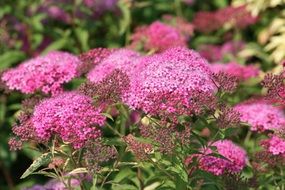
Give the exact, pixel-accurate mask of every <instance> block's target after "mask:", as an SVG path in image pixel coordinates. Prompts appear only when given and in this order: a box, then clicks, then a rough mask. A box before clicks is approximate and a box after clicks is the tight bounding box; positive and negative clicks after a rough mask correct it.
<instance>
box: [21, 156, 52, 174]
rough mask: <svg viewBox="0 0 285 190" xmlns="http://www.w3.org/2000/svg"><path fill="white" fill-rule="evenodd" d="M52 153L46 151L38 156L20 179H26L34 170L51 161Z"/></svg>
mask: <svg viewBox="0 0 285 190" xmlns="http://www.w3.org/2000/svg"><path fill="white" fill-rule="evenodd" d="M51 158H52V154H51V153H50V152H49V153H44V154H42V155H41V156H40V157H38V158H37V159H36V160H35V161H34V162H33V163H32V164H31V165H30V167H29V168H28V169H27V170H26V171H25V172H24V173H23V175H22V176H21V178H20V179H24V178H26V177H27V176H29V175H30V174H32V173H33V172H34V171H36V170H37V169H38V168H39V167H41V166H43V165H45V164H47V163H49V162H50V161H51Z"/></svg>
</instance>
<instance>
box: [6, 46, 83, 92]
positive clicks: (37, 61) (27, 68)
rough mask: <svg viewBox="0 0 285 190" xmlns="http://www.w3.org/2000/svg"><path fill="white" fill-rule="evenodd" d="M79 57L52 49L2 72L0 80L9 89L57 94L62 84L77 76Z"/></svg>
mask: <svg viewBox="0 0 285 190" xmlns="http://www.w3.org/2000/svg"><path fill="white" fill-rule="evenodd" d="M79 64H80V61H79V59H78V58H77V57H76V56H74V55H72V54H70V53H66V52H60V51H53V52H50V53H48V54H46V55H44V56H38V57H36V58H32V59H30V60H28V61H25V62H23V63H22V64H20V65H19V66H18V67H16V68H13V69H10V70H8V71H6V72H5V73H3V75H2V80H3V81H4V82H5V84H6V85H7V86H8V88H9V89H11V90H19V91H21V92H22V93H26V94H29V93H35V92H36V91H42V92H44V93H46V94H48V93H51V94H57V93H59V92H60V91H62V84H64V83H66V82H69V81H70V80H71V79H73V78H74V77H76V76H77V67H78V66H79Z"/></svg>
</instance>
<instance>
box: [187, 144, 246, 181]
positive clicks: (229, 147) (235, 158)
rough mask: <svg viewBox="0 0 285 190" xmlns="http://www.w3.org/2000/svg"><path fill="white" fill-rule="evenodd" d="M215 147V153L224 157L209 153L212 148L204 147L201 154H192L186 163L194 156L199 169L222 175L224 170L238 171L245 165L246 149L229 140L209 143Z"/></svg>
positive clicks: (211, 151) (229, 171)
mask: <svg viewBox="0 0 285 190" xmlns="http://www.w3.org/2000/svg"><path fill="white" fill-rule="evenodd" d="M211 146H214V147H216V149H217V153H218V154H220V155H221V156H223V157H224V158H218V157H215V156H212V155H210V154H212V153H213V150H211V149H210V148H207V149H204V150H203V151H202V154H197V155H192V156H190V157H188V158H187V159H186V164H190V163H191V162H192V160H193V159H194V158H197V159H198V160H199V162H198V166H199V169H201V170H204V171H207V172H210V173H212V174H214V175H222V174H224V173H225V172H228V173H238V172H240V171H241V170H242V169H243V168H244V167H245V165H246V161H247V155H246V151H245V150H244V149H243V148H241V147H239V146H237V145H235V144H234V143H233V142H232V141H230V140H219V141H216V142H214V143H213V144H211Z"/></svg>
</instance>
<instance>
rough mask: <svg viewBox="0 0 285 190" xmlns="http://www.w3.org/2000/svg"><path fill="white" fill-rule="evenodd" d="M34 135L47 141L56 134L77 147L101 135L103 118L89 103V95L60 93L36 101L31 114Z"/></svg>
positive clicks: (97, 109) (90, 101) (90, 102)
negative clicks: (38, 101) (36, 103)
mask: <svg viewBox="0 0 285 190" xmlns="http://www.w3.org/2000/svg"><path fill="white" fill-rule="evenodd" d="M32 122H33V125H34V128H35V131H36V134H37V136H38V137H39V138H40V139H42V140H45V141H47V140H49V139H50V138H51V136H52V135H54V134H55V135H59V136H60V137H61V138H62V140H63V141H66V142H68V143H71V144H72V145H73V147H74V148H80V147H82V146H83V145H84V143H85V142H86V141H87V140H89V139H94V138H97V137H99V136H100V135H101V132H100V129H99V128H98V126H102V125H103V124H104V122H105V117H104V116H102V115H101V109H100V108H97V107H94V106H93V105H92V98H90V97H88V96H85V95H82V94H80V93H78V92H64V93H62V94H60V95H57V96H54V97H51V98H48V99H45V100H43V101H42V102H40V103H39V104H38V105H37V106H36V107H35V110H34V113H33V115H32Z"/></svg>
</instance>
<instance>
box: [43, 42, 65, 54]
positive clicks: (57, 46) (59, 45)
mask: <svg viewBox="0 0 285 190" xmlns="http://www.w3.org/2000/svg"><path fill="white" fill-rule="evenodd" d="M67 42H68V39H67V38H62V39H59V40H57V41H55V42H53V43H51V44H50V45H49V46H48V47H46V48H45V50H44V51H43V54H45V53H48V52H49V51H52V50H60V49H62V48H63V47H64V46H65V45H66V44H67Z"/></svg>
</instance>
